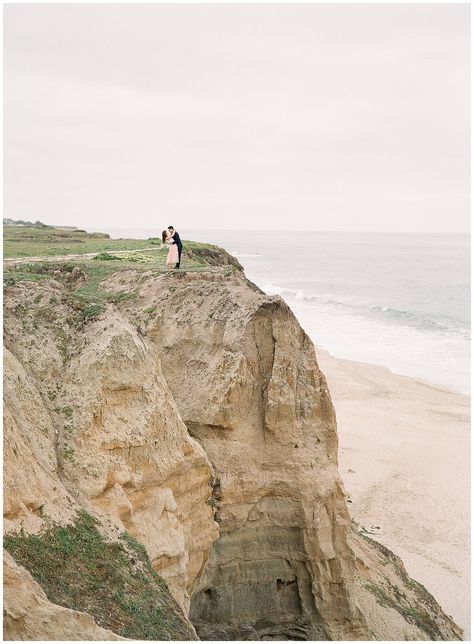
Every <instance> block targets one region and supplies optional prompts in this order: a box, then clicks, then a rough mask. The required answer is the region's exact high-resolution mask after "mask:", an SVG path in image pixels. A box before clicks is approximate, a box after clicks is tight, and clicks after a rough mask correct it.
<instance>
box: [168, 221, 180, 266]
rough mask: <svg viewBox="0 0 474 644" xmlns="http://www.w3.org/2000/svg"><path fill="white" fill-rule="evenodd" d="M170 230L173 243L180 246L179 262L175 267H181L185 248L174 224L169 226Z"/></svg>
mask: <svg viewBox="0 0 474 644" xmlns="http://www.w3.org/2000/svg"><path fill="white" fill-rule="evenodd" d="M168 230H169V231H170V233H171V243H172V244H176V246H177V247H178V263H177V264H176V266H175V268H179V265H180V263H181V251H182V250H183V244H182V242H181V237H180V236H179V233H177V232H176V230H175V229H174V227H173V226H168Z"/></svg>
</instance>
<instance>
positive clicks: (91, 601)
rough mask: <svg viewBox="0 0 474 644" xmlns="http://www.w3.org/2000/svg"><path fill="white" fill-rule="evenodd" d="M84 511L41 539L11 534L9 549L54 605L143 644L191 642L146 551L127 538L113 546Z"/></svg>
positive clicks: (7, 539)
mask: <svg viewBox="0 0 474 644" xmlns="http://www.w3.org/2000/svg"><path fill="white" fill-rule="evenodd" d="M96 526H97V520H96V519H94V518H93V517H92V516H90V515H89V514H88V513H87V512H85V511H81V512H80V513H79V514H78V516H77V520H76V522H75V523H74V524H71V525H67V526H58V525H55V524H50V526H49V527H48V528H47V529H46V530H45V531H44V532H43V533H42V534H39V535H27V534H24V533H23V532H22V533H19V534H7V535H5V537H4V541H3V543H4V547H5V548H6V549H7V550H8V551H9V552H10V554H11V555H12V556H13V557H14V558H15V559H16V561H17V562H18V563H19V564H20V565H22V566H24V567H25V568H26V569H27V570H29V572H30V573H31V574H32V575H33V577H34V578H35V579H36V581H37V582H38V583H39V584H40V585H41V587H42V588H43V590H44V591H45V593H46V595H47V597H48V599H49V600H50V601H52V602H54V603H55V604H59V605H60V606H64V607H66V608H71V609H74V610H80V611H84V612H86V613H89V614H90V615H91V616H92V617H93V618H94V620H95V621H96V622H97V623H98V624H99V625H100V626H102V627H103V628H106V629H109V630H111V631H113V632H114V633H118V634H119V635H121V636H122V637H127V638H131V639H138V640H139V639H144V640H168V639H180V640H188V639H192V634H191V632H190V631H189V629H188V627H187V625H186V623H185V622H184V619H183V616H182V614H181V611H180V609H179V607H178V606H177V604H176V602H175V601H174V599H173V598H172V596H171V595H170V592H169V590H168V587H167V585H166V583H165V582H164V580H163V579H162V578H161V577H160V576H159V575H157V573H156V572H155V571H154V570H153V568H152V567H151V563H150V560H149V558H148V555H147V553H146V550H145V548H144V546H143V545H142V544H140V543H138V542H137V541H136V540H135V539H134V538H133V537H131V536H130V535H129V534H128V533H126V532H124V533H122V534H121V538H120V541H118V542H108V541H106V540H105V539H104V537H103V536H102V535H101V533H100V532H99V530H98V529H97V527H96Z"/></svg>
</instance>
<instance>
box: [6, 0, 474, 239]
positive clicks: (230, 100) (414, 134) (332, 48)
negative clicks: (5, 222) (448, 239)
mask: <svg viewBox="0 0 474 644" xmlns="http://www.w3.org/2000/svg"><path fill="white" fill-rule="evenodd" d="M469 41H470V33H469V5H468V4H349V5H348V4H296V5H295V4H187V5H186V4H44V5H41V4H34V5H33V4H32V5H28V4H8V5H4V216H5V217H11V218H13V219H29V220H37V219H39V220H41V221H43V222H45V223H48V224H62V225H76V226H79V227H81V228H89V229H98V228H104V229H105V228H110V227H113V228H134V227H137V228H153V227H156V226H157V227H159V228H160V229H161V227H163V226H165V225H168V224H169V223H170V222H173V223H174V225H175V226H176V227H177V228H188V229H189V228H192V229H198V228H202V229H204V230H208V229H211V228H219V229H223V228H224V229H259V230H262V229H263V230H272V229H275V230H287V229H288V230H328V231H397V232H468V231H469V210H470V201H469V173H470V167H469V159H470V157H469V154H470V145H469V139H470V129H469V128H470V122H469V92H470V87H469V46H470V45H469Z"/></svg>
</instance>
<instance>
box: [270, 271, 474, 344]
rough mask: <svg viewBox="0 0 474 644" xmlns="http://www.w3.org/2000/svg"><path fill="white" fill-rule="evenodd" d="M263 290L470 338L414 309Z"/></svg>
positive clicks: (285, 290)
mask: <svg viewBox="0 0 474 644" xmlns="http://www.w3.org/2000/svg"><path fill="white" fill-rule="evenodd" d="M263 290H264V291H265V292H266V293H268V294H269V295H280V296H282V297H285V296H286V297H289V298H293V299H295V300H303V301H307V302H313V303H316V304H318V303H319V304H324V305H329V306H331V307H337V308H339V309H340V310H343V309H344V310H347V311H348V312H351V313H355V314H358V315H363V316H364V317H367V316H370V317H375V318H378V319H382V320H385V321H386V322H392V323H393V322H395V323H399V324H405V325H407V326H411V327H416V328H419V329H422V330H431V331H439V332H446V333H453V334H455V335H456V336H457V337H458V338H461V339H463V340H470V339H471V333H470V331H469V329H466V328H462V327H459V326H454V325H449V324H446V323H445V322H442V321H440V320H434V319H432V318H429V317H427V316H426V315H423V314H422V313H418V312H415V311H407V310H403V309H397V308H395V307H391V306H384V305H380V304H360V303H359V302H357V301H355V299H353V298H343V297H340V296H336V295H334V294H332V293H321V294H319V295H313V294H308V293H305V292H304V291H302V290H295V289H291V288H287V287H283V286H278V285H274V284H265V285H264V286H263Z"/></svg>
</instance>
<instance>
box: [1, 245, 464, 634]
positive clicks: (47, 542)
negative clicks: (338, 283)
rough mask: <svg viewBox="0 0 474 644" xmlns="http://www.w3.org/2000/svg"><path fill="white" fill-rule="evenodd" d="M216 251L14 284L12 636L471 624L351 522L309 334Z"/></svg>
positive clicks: (9, 450)
mask: <svg viewBox="0 0 474 644" xmlns="http://www.w3.org/2000/svg"><path fill="white" fill-rule="evenodd" d="M211 251H212V252H210V253H209V252H208V251H205V252H204V253H201V252H200V251H199V250H197V249H195V250H194V259H195V260H197V261H198V263H199V264H201V265H202V267H204V268H205V267H206V266H207V267H208V268H209V270H200V271H196V272H182V273H177V272H176V273H174V272H169V273H157V272H155V271H153V270H149V267H141V266H137V267H136V268H130V267H129V268H120V267H114V269H113V270H112V269H111V270H107V271H105V270H102V271H99V269H97V270H98V271H99V272H98V273H97V274H92V273H90V272H88V271H87V270H86V269H84V270H83V269H82V268H78V269H75V270H74V271H71V267H67V268H66V267H61V265H55V266H51V267H50V268H47V269H45V268H44V267H41V268H38V270H37V273H34V270H33V273H28V274H26V277H25V276H24V275H23V274H22V275H23V277H21V278H19V279H15V280H11V281H10V282H9V286H8V287H7V288H6V291H5V312H4V321H5V351H4V356H5V372H4V395H5V401H4V413H5V419H4V459H5V463H4V531H5V533H6V537H5V540H4V547H5V548H6V550H7V551H8V552H7V553H6V560H5V561H6V567H5V570H6V571H7V573H6V574H5V575H4V584H5V607H4V608H5V620H4V634H5V638H7V639H23V638H25V639H26V638H32V639H33V638H36V639H53V638H54V639H75V638H77V639H114V638H115V639H119V638H120V637H126V638H130V637H131V638H139V639H197V638H198V637H199V638H200V639H238V640H242V639H253V640H259V639H297V640H298V639H299V640H328V639H355V640H357V639H359V640H364V639H402V640H403V639H417V640H418V639H420V640H430V639H437V640H442V639H460V638H461V633H460V629H459V628H458V627H457V626H456V624H454V622H453V621H452V620H451V619H450V618H449V617H448V616H447V615H445V614H444V612H443V611H442V609H441V608H440V606H439V605H438V604H437V603H436V602H435V600H434V599H433V597H432V596H431V595H430V594H429V593H428V592H427V591H426V590H425V589H424V588H423V587H422V586H421V585H419V584H417V582H415V581H414V580H411V579H410V578H409V577H408V575H407V574H406V572H405V569H404V567H403V563H402V562H401V561H400V560H399V558H398V557H396V555H394V554H393V553H391V552H390V551H388V550H387V549H385V548H384V547H383V546H381V545H380V544H378V543H377V542H374V541H372V540H370V539H368V538H367V537H364V536H363V535H361V534H359V532H358V531H357V527H356V526H355V525H354V524H353V523H352V522H351V518H350V515H349V513H348V509H347V505H346V501H345V492H344V489H343V486H342V482H341V479H340V476H339V473H338V469H337V466H338V463H337V449H338V438H337V429H336V415H335V411H334V408H333V405H332V402H331V397H330V393H329V391H328V387H327V384H326V380H325V378H324V375H323V374H322V373H321V371H320V370H319V368H318V363H317V359H316V355H315V351H314V347H313V344H312V343H311V341H310V339H309V338H308V336H307V335H306V334H305V333H304V331H303V330H302V329H301V327H300V326H299V324H298V322H297V320H296V318H295V317H294V315H293V314H292V312H291V310H290V309H289V308H288V306H287V305H286V304H285V303H284V302H283V300H282V299H281V298H280V297H278V296H277V297H269V296H267V295H265V294H264V293H262V292H261V291H260V290H259V289H258V288H257V287H255V286H254V285H253V284H252V283H250V282H249V281H248V280H247V279H246V278H245V276H244V274H243V272H242V270H241V268H240V265H239V264H238V262H236V260H233V258H230V256H228V255H226V254H225V253H224V251H222V250H219V251H216V250H213V249H211ZM223 257H224V258H225V261H224V260H223V259H222V258H223ZM219 266H224V268H222V269H220V268H219ZM33 274H35V275H37V277H38V279H36V278H34V277H33V276H32V275H33ZM94 280H95V282H94ZM92 282H94V284H95V285H96V287H97V288H98V289H99V290H100V292H101V298H102V299H101V302H102V303H103V305H102V306H101V307H100V308H93V305H94V304H95V302H92V303H91V301H88V302H87V303H86V304H84V302H83V301H81V300H80V298H78V293H79V292H82V293H84V292H86V289H87V287H88V284H91V283H92ZM97 285H98V286H97ZM94 288H95V287H94ZM127 293H128V294H131V295H130V296H129V297H128V296H127V297H126V296H124V294H127ZM91 307H92V308H91ZM64 560H65V561H66V562H68V564H67V565H61V566H58V561H64ZM97 562H99V563H97ZM73 572H74V573H75V575H76V577H77V579H78V581H74V575H73V574H72V573H73ZM101 579H102V580H103V583H101ZM106 579H108V580H111V581H109V582H108V583H107V582H106V581H105V580H106ZM104 585H105V586H107V593H106V595H107V597H106V601H105V602H104V599H103V597H102V599H101V600H100V601H98V599H97V598H98V597H99V596H101V594H103V592H104ZM44 615H48V616H49V617H48V618H47V619H44V618H43V616H44ZM32 634H33V636H34V637H31V635H32ZM113 634H115V635H113Z"/></svg>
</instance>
